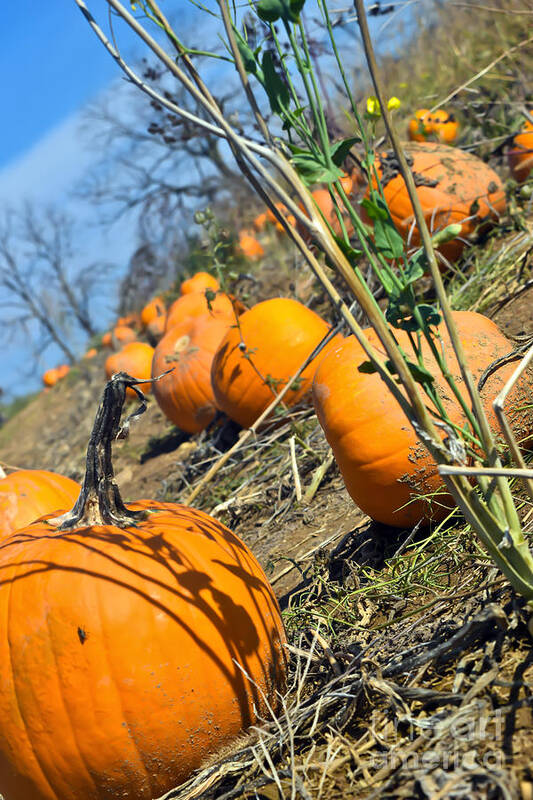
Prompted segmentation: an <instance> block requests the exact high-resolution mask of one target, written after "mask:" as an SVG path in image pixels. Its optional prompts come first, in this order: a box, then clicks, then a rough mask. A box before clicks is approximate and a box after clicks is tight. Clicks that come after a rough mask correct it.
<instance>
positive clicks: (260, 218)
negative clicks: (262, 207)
mask: <svg viewBox="0 0 533 800" xmlns="http://www.w3.org/2000/svg"><path fill="white" fill-rule="evenodd" d="M267 222H268V214H267V212H266V211H263V213H262V214H258V215H257V217H256V218H255V219H254V221H253V226H254V228H255V230H256V231H257V232H258V233H261V231H263V230H264V229H265V227H266V224H267Z"/></svg>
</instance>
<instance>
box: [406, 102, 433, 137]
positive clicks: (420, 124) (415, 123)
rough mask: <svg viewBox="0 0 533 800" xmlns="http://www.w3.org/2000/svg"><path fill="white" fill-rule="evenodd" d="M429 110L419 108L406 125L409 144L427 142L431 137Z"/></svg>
mask: <svg viewBox="0 0 533 800" xmlns="http://www.w3.org/2000/svg"><path fill="white" fill-rule="evenodd" d="M430 116H431V115H430V113H429V108H419V109H418V110H417V111H415V113H414V114H413V116H412V118H411V119H410V120H409V122H408V124H407V135H408V137H409V140H410V141H411V142H427V140H428V139H429V137H430V135H431V131H432V127H431V122H430Z"/></svg>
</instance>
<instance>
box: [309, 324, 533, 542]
mask: <svg viewBox="0 0 533 800" xmlns="http://www.w3.org/2000/svg"><path fill="white" fill-rule="evenodd" d="M453 316H454V321H455V324H456V326H457V329H458V332H459V336H460V338H461V343H462V345H463V348H464V350H465V354H466V358H467V362H468V364H469V367H470V369H471V371H472V374H473V377H474V382H475V383H477V381H478V380H479V378H480V377H481V375H482V374H483V372H484V370H485V368H486V367H488V366H489V364H491V363H492V362H493V361H495V360H496V359H497V358H499V357H500V356H503V355H507V354H508V353H509V352H510V351H511V350H512V344H511V342H510V341H509V340H508V339H507V338H506V337H505V336H504V335H503V334H502V333H501V332H500V331H499V329H498V327H497V325H496V324H495V323H494V322H492V321H491V320H489V319H488V318H487V317H484V316H483V315H482V314H477V313H475V312H471V311H456V312H454V314H453ZM439 330H440V334H441V337H442V348H443V352H444V356H445V358H446V361H447V364H448V366H449V369H450V371H451V373H452V375H453V377H454V378H455V380H456V382H457V385H458V386H459V390H460V392H461V394H462V396H463V397H464V398H465V399H466V401H467V403H469V399H468V397H467V392H466V390H465V388H464V384H463V382H462V379H461V373H460V370H459V366H458V364H457V360H456V358H455V355H454V352H453V348H452V345H451V343H450V339H449V337H448V334H447V331H446V330H445V326H444V324H441V325H440V328H439ZM365 334H366V337H367V338H368V340H369V341H370V343H371V344H372V345H373V346H374V347H375V348H376V349H377V350H378V351H379V352H381V353H383V347H382V345H381V343H380V342H379V339H378V337H377V335H376V333H375V332H374V331H373V330H372V329H370V328H368V329H366V330H365ZM394 335H395V337H396V339H397V341H398V344H399V345H400V346H401V347H402V348H403V350H404V351H405V352H406V353H407V354H408V355H411V358H412V360H415V356H414V354H413V350H412V347H411V344H410V339H409V336H408V334H407V333H406V332H405V331H402V330H395V331H394ZM423 353H424V366H425V368H426V369H427V370H429V372H431V374H432V375H433V376H434V378H435V386H436V388H437V390H438V392H439V395H440V397H441V399H442V403H443V405H444V408H445V409H446V411H447V413H448V415H449V417H450V419H451V421H452V422H454V423H456V424H457V425H459V426H462V425H464V424H465V418H464V415H463V413H462V411H461V409H460V407H459V406H458V404H457V403H455V402H454V401H453V395H452V392H451V390H450V388H449V386H448V384H447V383H446V382H445V380H444V378H443V377H442V375H441V373H440V370H439V368H438V366H437V364H436V362H435V360H434V358H433V356H432V354H431V352H430V349H429V346H428V345H427V344H425V343H424V345H423ZM367 360H368V358H367V356H366V354H365V352H364V351H363V349H362V347H361V346H360V345H359V343H358V342H357V340H356V339H355V337H353V336H349V337H348V338H346V339H345V340H344V341H343V342H342V343H341V344H340V345H339V346H337V347H335V348H332V349H331V350H330V351H329V352H328V354H327V355H326V356H325V358H324V359H323V360H322V361H321V362H320V365H319V367H318V369H317V371H316V375H315V378H314V382H313V402H314V405H315V410H316V412H317V416H318V419H319V422H320V424H321V426H322V428H323V429H324V432H325V434H326V438H327V440H328V442H329V444H330V445H331V448H332V450H333V454H334V456H335V459H336V461H337V464H338V465H339V469H340V471H341V473H342V476H343V478H344V482H345V484H346V488H347V490H348V492H349V494H350V495H351V497H352V498H353V500H354V501H355V503H357V505H358V506H359V508H361V510H362V511H364V513H365V514H368V515H369V516H370V517H372V519H374V520H377V521H378V522H382V523H385V524H387V525H393V526H397V527H411V526H413V525H415V524H416V523H417V522H418V521H419V520H420V519H425V520H428V519H432V520H440V519H442V518H443V517H444V516H446V514H447V513H449V510H450V509H451V508H453V507H454V506H455V503H454V502H453V500H452V499H451V497H450V496H449V495H448V494H447V493H446V492H445V491H444V483H443V481H442V478H441V477H440V476H439V474H438V472H437V465H436V463H435V461H434V460H433V458H432V456H431V455H430V454H429V452H428V451H427V450H426V448H425V447H424V445H423V444H422V443H421V442H420V441H419V440H418V438H417V436H416V434H415V432H414V430H413V428H412V427H411V425H410V423H409V422H408V420H407V418H406V417H405V415H404V413H403V411H402V409H401V407H400V405H399V403H398V402H397V401H396V399H395V398H394V397H393V395H392V394H391V393H390V392H389V390H388V389H387V388H386V386H385V384H384V383H383V381H382V380H381V378H380V377H379V375H378V374H377V373H371V374H367V373H365V372H360V371H359V370H358V368H359V366H360V365H361V364H362V363H363V362H366V361H367ZM515 368H516V363H510V364H507V365H505V366H504V367H502V368H501V369H498V370H497V371H496V372H495V373H493V374H492V375H491V376H490V377H489V379H488V380H487V382H486V384H485V386H484V388H483V390H482V393H481V396H482V400H483V404H484V406H485V410H486V412H487V414H488V417H489V422H490V423H491V425H492V426H493V427H494V429H496V428H497V424H496V420H495V417H494V413H493V411H492V406H491V403H492V400H493V399H494V397H495V396H496V394H497V393H498V392H500V391H501V389H502V388H503V386H504V385H505V382H506V381H507V380H508V379H509V377H510V376H511V374H512V373H513V371H514V369H515ZM531 385H532V380H531V376H530V377H529V379H527V378H524V379H523V380H522V381H521V382H520V383H519V384H518V385H517V387H516V388H515V389H514V390H513V392H512V394H511V395H510V396H509V398H508V401H507V403H506V411H507V410H509V412H510V414H509V416H510V419H511V422H512V424H513V428H514V430H515V434H516V435H517V438H518V439H519V440H520V441H522V442H526V441H527V440H529V439H530V438H531V436H532V434H533V409H532V408H531V403H530V400H529V406H530V407H529V409H528V408H527V405H528V399H527V398H528V395H529V398H531ZM403 391H404V390H403V389H402V392H403ZM428 402H429V401H428ZM442 435H443V438H444V436H445V435H446V434H445V433H443V434H442ZM436 491H439V494H437V495H436V496H435V497H434V498H433V499H432V498H431V497H430V495H432V494H434V493H435V492H436ZM420 496H427V499H417V498H418V497H420Z"/></svg>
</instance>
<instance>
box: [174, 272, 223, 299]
mask: <svg viewBox="0 0 533 800" xmlns="http://www.w3.org/2000/svg"><path fill="white" fill-rule="evenodd" d="M206 289H211V291H212V292H218V290H219V289H220V284H219V282H218V280H217V279H216V278H215V276H214V275H210V274H209V272H197V273H195V274H194V275H193V276H192V278H187V280H185V281H183V283H182V284H181V293H182V294H191V292H205V290H206Z"/></svg>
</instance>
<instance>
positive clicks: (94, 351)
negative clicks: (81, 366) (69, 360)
mask: <svg viewBox="0 0 533 800" xmlns="http://www.w3.org/2000/svg"><path fill="white" fill-rule="evenodd" d="M97 355H98V350H97V349H96V347H90V348H89V349H88V350H87V352H86V353H85V355H84V356H83V357H84V358H94V357H95V356H97Z"/></svg>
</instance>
